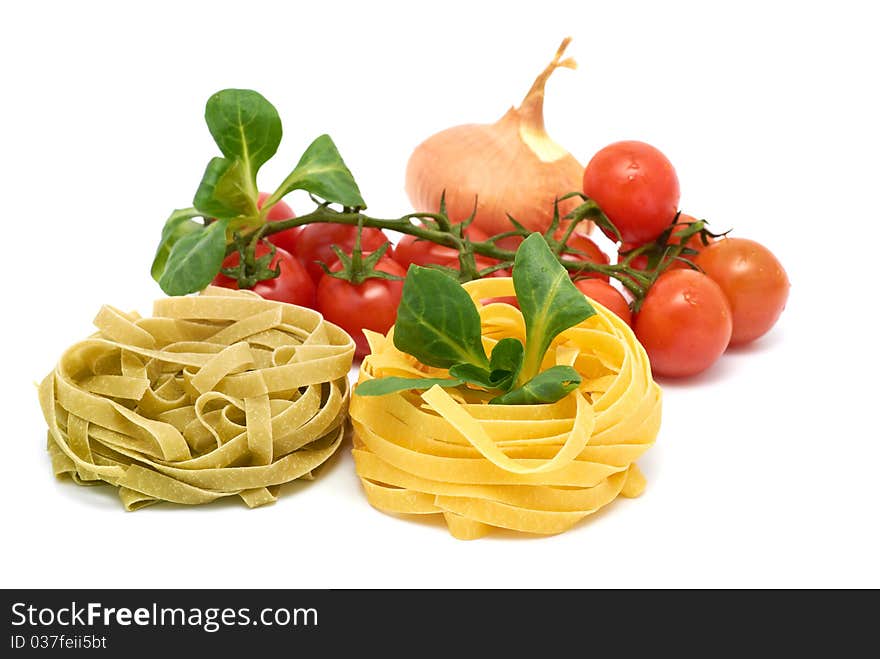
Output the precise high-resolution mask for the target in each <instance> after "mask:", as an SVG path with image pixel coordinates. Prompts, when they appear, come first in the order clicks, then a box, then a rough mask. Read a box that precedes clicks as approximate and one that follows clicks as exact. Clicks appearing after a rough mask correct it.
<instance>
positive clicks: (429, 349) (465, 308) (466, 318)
mask: <svg viewBox="0 0 880 659" xmlns="http://www.w3.org/2000/svg"><path fill="white" fill-rule="evenodd" d="M581 297H583V296H581ZM394 345H395V346H396V347H397V349H398V350H401V351H403V352H406V353H408V354H410V355H412V356H413V357H415V358H416V359H418V360H419V361H420V362H422V363H423V364H427V365H428V366H436V367H438V368H449V367H451V366H454V365H455V364H474V365H475V366H480V367H482V368H488V367H489V359H488V358H487V357H486V351H485V350H483V341H482V338H481V332H480V315H479V313H477V307H476V306H475V305H474V302H473V300H471V298H470V296H469V295H468V294H467V293H466V292H465V290H464V289H463V288H462V287H461V285H460V284H459V283H458V282H457V281H455V280H454V279H453V278H452V277H451V276H449V275H447V274H445V273H443V272H441V271H439V270H433V269H431V268H422V267H420V266H417V265H412V266H410V268H409V272H407V275H406V281H405V282H404V283H403V294H402V296H401V300H400V306H399V307H398V310H397V322H396V323H395V324H394Z"/></svg>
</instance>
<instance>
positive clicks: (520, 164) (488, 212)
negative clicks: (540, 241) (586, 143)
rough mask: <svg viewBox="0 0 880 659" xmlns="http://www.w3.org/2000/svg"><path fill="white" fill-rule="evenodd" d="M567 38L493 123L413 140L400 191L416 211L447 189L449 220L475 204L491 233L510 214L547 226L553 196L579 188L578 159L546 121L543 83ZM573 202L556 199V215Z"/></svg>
mask: <svg viewBox="0 0 880 659" xmlns="http://www.w3.org/2000/svg"><path fill="white" fill-rule="evenodd" d="M569 41H570V39H566V40H565V41H563V42H562V45H561V46H560V48H559V50H558V52H557V53H556V57H555V58H554V59H553V61H552V62H551V63H550V65H549V66H548V67H547V68H546V69H545V70H544V71H543V72H542V73H541V75H539V76H538V78H537V79H536V80H535V83H534V85H532V88H531V89H530V90H529V93H528V94H527V95H526V97H525V99H524V100H523V102H522V104H521V105H520V107H519V108H511V109H510V110H508V111H507V113H506V114H505V115H504V116H503V117H501V119H499V120H498V121H497V122H495V123H494V124H465V125H462V126H455V127H453V128H449V129H447V130H444V131H441V132H439V133H437V134H435V135H432V136H431V137H429V138H428V139H427V140H425V141H424V142H422V143H421V144H420V145H419V146H418V147H416V149H415V151H414V152H413V154H412V156H411V157H410V159H409V163H408V164H407V168H406V192H407V194H408V195H409V199H410V202H411V203H412V205H413V207H414V208H415V210H416V211H419V212H430V213H435V212H437V210H438V209H439V207H440V198H441V196H442V195H443V193H444V191H445V193H446V208H447V213H448V215H449V218H450V219H451V220H452V221H453V222H460V221H462V220H464V219H466V218H468V217H470V215H471V213H473V212H474V203H475V202H476V216H475V218H474V225H476V226H477V227H479V228H480V229H482V230H483V231H485V232H486V233H488V234H489V235H494V234H498V233H502V232H505V231H510V230H511V229H513V226H512V225H511V223H510V220H508V218H507V214H508V213H509V214H510V215H512V216H513V217H514V218H515V219H516V220H517V221H518V222H520V223H521V224H523V225H524V226H525V227H526V228H527V229H529V230H531V231H542V232H543V231H545V230H546V229H547V227H548V226H549V225H550V222H551V221H552V219H553V202H554V201H555V200H556V198H557V197H561V196H562V195H565V194H567V193H569V192H572V191H574V190H580V188H581V184H582V179H583V175H584V167H583V165H581V164H580V163H579V162H578V161H577V160H576V159H575V158H574V157H573V156H572V155H571V154H569V153H568V152H567V151H566V150H565V149H563V148H562V147H561V146H559V145H558V144H557V143H556V142H554V141H553V140H552V139H551V138H550V136H549V135H547V132H546V130H545V129H544V114H543V106H544V85H545V83H546V82H547V79H548V78H549V77H550V74H551V73H552V72H553V71H554V70H556V69H557V68H559V67H564V68H574V67H575V63H574V61H573V60H571V59H566V60H563V61H560V56H561V55H562V52H563V51H564V50H565V47H566V46H567V45H568V42H569ZM577 205H578V201H577V200H576V199H569V200H566V201H564V202H562V203H560V205H559V211H560V214H561V215H562V216H565V214H566V213H568V212H569V211H571V210H572V209H573V208H574V207H576V206H577Z"/></svg>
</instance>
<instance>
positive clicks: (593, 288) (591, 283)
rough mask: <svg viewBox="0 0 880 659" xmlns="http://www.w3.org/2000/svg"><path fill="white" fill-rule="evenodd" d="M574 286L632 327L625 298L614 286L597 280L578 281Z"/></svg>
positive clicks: (630, 313)
mask: <svg viewBox="0 0 880 659" xmlns="http://www.w3.org/2000/svg"><path fill="white" fill-rule="evenodd" d="M574 285H575V286H577V287H578V289H579V290H580V291H581V292H582V293H583V294H584V295H586V296H587V297H588V298H590V299H591V300H595V301H596V302H598V303H599V304H601V305H602V306H603V307H605V308H606V309H608V310H609V311H612V312H614V313H616V314H617V315H618V316H619V317H620V319H621V320H623V322H625V323H626V324H627V325H632V311H630V308H629V305H628V304H627V303H626V298H625V297H623V294H622V293H621V292H620V291H618V290H617V289H616V288H614V286H612V285H611V284H609V283H608V282H605V281H601V280H599V279H579V280H577V281H576V282H575V283H574Z"/></svg>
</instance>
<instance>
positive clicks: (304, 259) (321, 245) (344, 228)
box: [294, 222, 388, 284]
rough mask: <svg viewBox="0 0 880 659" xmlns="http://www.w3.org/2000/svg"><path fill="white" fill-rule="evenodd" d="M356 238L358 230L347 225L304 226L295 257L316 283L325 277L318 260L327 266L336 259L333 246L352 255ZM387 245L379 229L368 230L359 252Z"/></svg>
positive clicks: (362, 235) (321, 224)
mask: <svg viewBox="0 0 880 659" xmlns="http://www.w3.org/2000/svg"><path fill="white" fill-rule="evenodd" d="M356 238H357V227H356V226H352V225H350V224H327V223H323V222H320V223H315V224H307V225H306V226H304V227H303V230H302V232H301V233H300V234H299V237H298V238H297V241H296V249H295V251H294V256H296V258H298V259H299V260H300V263H302V264H303V265H304V266H305V268H306V270H307V271H308V273H309V275H311V277H312V279H313V280H314V281H315V284H317V283H318V282H320V281H321V277H323V276H324V270H323V268H321V266H320V265H318V263H317V261H321V262H323V263H327V264H329V263H331V262H332V261H333V260H334V259H335V258H336V254H335V253H334V252H333V248H332V247H331V246H332V245H336V246H337V247H339V249H341V250H342V251H343V252H348V253H351V250H352V249H354V241H355V239H356ZM387 242H388V238H386V237H385V234H384V233H382V232H381V231H380V230H379V229H374V228H372V227H367V228H365V229H364V231H363V233H362V234H361V249H362V250H363V251H365V252H372V251H375V250H376V249H378V248H379V247H380V246H381V245H383V244H384V243H387Z"/></svg>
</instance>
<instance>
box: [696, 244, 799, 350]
mask: <svg viewBox="0 0 880 659" xmlns="http://www.w3.org/2000/svg"><path fill="white" fill-rule="evenodd" d="M696 264H697V265H698V266H700V267H701V268H702V269H703V272H705V273H706V275H707V276H708V277H709V278H710V279H712V280H713V281H714V282H716V283H717V284H718V285H719V286H720V287H721V290H723V291H724V295H725V296H726V297H727V301H728V302H729V303H730V309H731V312H732V313H733V335H732V336H731V338H730V344H731V345H738V344H743V343H748V342H749V341H754V340H755V339H757V338H758V337H760V336H763V335H764V334H766V333H767V332H768V331H769V330H770V328H771V327H773V325H775V324H776V321H777V320H778V319H779V315H780V314H781V313H782V310H783V309H785V302H786V301H787V300H788V289H789V287H790V284H789V282H788V275H786V274H785V270H784V269H783V268H782V264H781V263H780V262H779V260H778V259H777V258H776V257H775V256H774V255H773V253H772V252H771V251H770V250H769V249H767V248H766V247H764V246H763V245H761V244H759V243H756V242H755V241H754V240H748V239H746V238H725V239H723V240H719V241H717V242H715V243H713V244H712V245H709V246H708V247H707V248H706V249H704V250H703V251H702V252H701V253H700V254H699V255H698V256H697V257H696Z"/></svg>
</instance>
